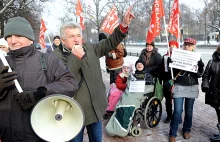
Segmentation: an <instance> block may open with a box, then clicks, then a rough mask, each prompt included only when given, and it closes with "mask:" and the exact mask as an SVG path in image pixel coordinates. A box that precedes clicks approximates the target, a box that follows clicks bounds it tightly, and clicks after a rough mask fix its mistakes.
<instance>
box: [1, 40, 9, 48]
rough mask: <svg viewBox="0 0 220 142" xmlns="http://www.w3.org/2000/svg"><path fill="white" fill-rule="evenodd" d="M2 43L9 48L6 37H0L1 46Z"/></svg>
mask: <svg viewBox="0 0 220 142" xmlns="http://www.w3.org/2000/svg"><path fill="white" fill-rule="evenodd" d="M1 45H3V46H5V47H7V48H8V42H7V41H6V40H5V39H4V38H1V39H0V46H1Z"/></svg>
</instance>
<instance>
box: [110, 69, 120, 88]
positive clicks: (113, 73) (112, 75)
mask: <svg viewBox="0 0 220 142" xmlns="http://www.w3.org/2000/svg"><path fill="white" fill-rule="evenodd" d="M121 71H122V68H120V69H115V70H109V73H110V84H112V83H115V80H116V77H117V75H118V74H119V73H120V72H121Z"/></svg>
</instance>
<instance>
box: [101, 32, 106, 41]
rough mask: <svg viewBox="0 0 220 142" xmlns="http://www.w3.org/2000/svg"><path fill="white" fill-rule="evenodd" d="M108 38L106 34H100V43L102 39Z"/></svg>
mask: <svg viewBox="0 0 220 142" xmlns="http://www.w3.org/2000/svg"><path fill="white" fill-rule="evenodd" d="M106 38H107V36H106V35H105V34H104V33H100V34H99V41H100V40H102V39H106Z"/></svg>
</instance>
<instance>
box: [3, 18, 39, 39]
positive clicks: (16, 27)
mask: <svg viewBox="0 0 220 142" xmlns="http://www.w3.org/2000/svg"><path fill="white" fill-rule="evenodd" d="M11 35H19V36H23V37H26V38H28V39H30V40H32V41H34V40H35V36H34V32H33V29H32V27H31V25H30V23H29V22H28V21H27V20H26V19H25V18H23V17H13V18H11V19H9V20H8V23H7V24H6V25H5V28H4V38H5V39H7V37H8V36H11Z"/></svg>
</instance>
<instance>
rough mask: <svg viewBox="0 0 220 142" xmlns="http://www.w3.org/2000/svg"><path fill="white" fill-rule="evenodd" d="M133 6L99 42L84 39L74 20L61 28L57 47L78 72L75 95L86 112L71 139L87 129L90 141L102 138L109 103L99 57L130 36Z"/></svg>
mask: <svg viewBox="0 0 220 142" xmlns="http://www.w3.org/2000/svg"><path fill="white" fill-rule="evenodd" d="M131 10H132V7H130V8H129V9H128V10H127V11H126V13H125V15H124V18H123V21H122V23H121V24H120V25H119V26H117V27H116V28H115V29H114V32H113V33H112V34H111V35H110V36H109V37H108V38H106V39H103V40H101V41H99V42H98V43H87V42H85V43H83V35H82V27H81V26H79V25H78V24H76V23H75V22H68V23H65V24H64V25H63V26H62V27H61V28H60V37H61V41H62V42H61V45H62V46H60V47H59V48H57V49H56V50H55V51H54V54H56V55H57V56H58V57H59V58H60V59H61V60H62V61H63V62H64V64H65V65H67V66H68V68H69V69H70V70H71V72H72V73H73V74H75V75H76V78H77V79H78V81H79V82H80V83H79V89H78V92H77V93H76V94H75V96H74V98H75V100H76V101H78V103H79V104H80V105H81V106H82V108H83V110H84V112H85V124H84V127H83V128H82V130H81V132H80V133H79V134H78V135H77V136H76V137H75V138H74V139H73V140H71V141H70V142H82V141H83V135H84V129H85V128H86V129H87V133H88V137H89V141H94V142H102V121H101V120H102V119H103V115H104V113H105V109H106V107H107V98H106V90H105V85H104V83H103V79H102V74H101V67H100V62H99V58H101V57H103V56H105V55H107V54H108V53H109V52H110V51H112V50H115V49H116V47H117V45H118V44H120V42H121V41H122V40H123V39H124V38H125V37H126V36H127V32H128V26H129V25H130V23H131V21H132V19H133V18H134V15H133V13H132V12H131Z"/></svg>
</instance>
